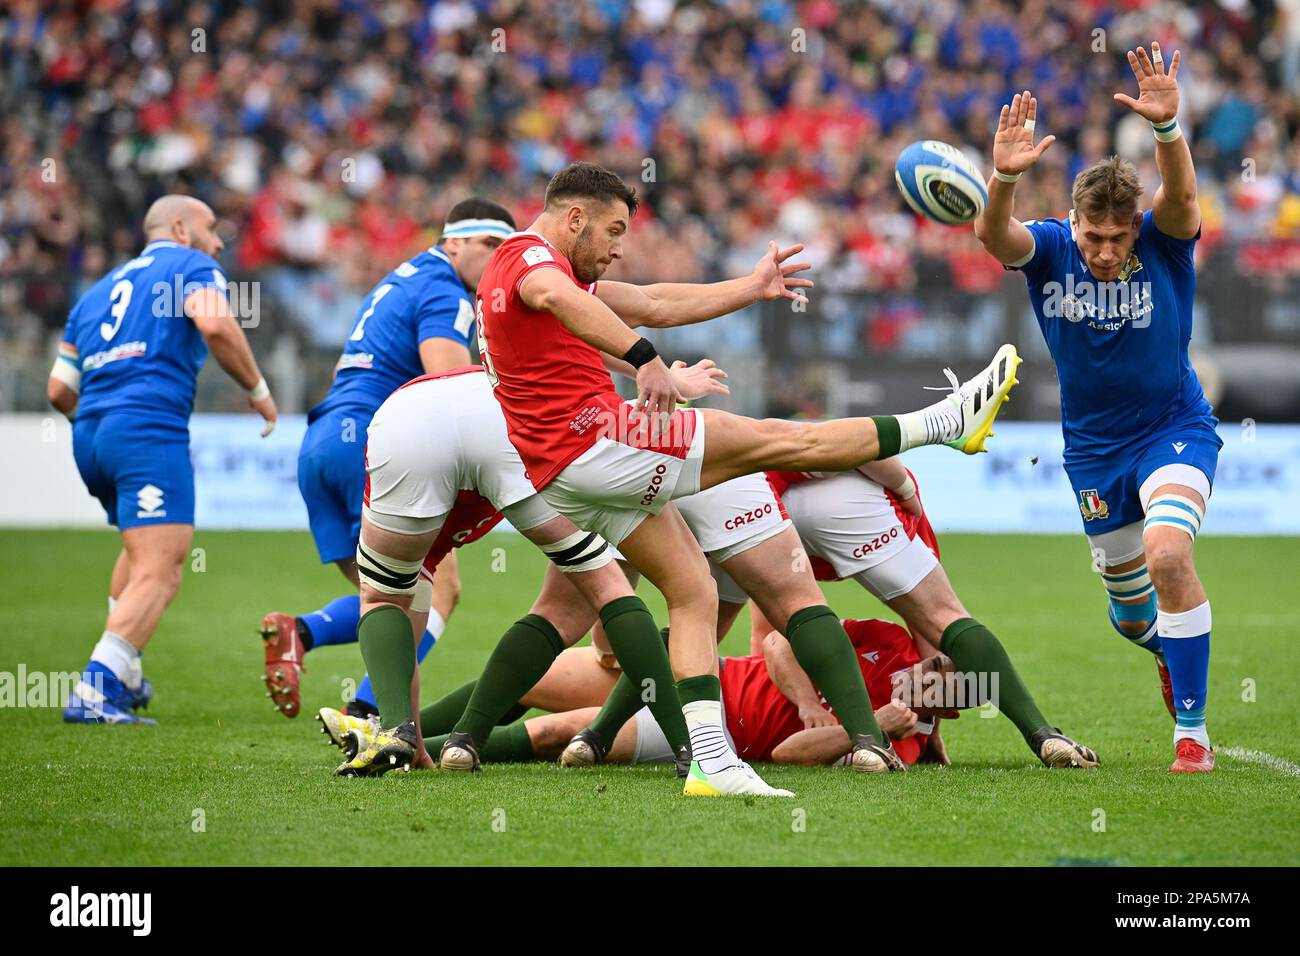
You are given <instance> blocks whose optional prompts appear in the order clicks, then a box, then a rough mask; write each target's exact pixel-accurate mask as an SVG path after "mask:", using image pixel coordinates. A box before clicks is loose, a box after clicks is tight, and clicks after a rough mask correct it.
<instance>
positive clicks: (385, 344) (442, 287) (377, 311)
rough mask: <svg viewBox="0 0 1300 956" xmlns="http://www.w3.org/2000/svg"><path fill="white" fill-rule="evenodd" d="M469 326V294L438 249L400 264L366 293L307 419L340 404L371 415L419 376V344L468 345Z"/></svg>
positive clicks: (471, 318) (471, 309)
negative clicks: (328, 383) (328, 379)
mask: <svg viewBox="0 0 1300 956" xmlns="http://www.w3.org/2000/svg"><path fill="white" fill-rule="evenodd" d="M473 326H474V301H473V298H472V297H471V295H470V293H469V291H468V290H467V289H466V288H465V285H464V283H463V282H461V281H460V276H458V275H457V274H456V270H455V269H454V268H452V265H451V260H450V259H448V258H447V256H446V254H445V253H444V252H443V251H442V250H441V249H439V248H438V247H437V246H434V247H431V248H430V249H428V250H426V251H425V252H422V253H420V254H419V255H418V256H415V257H414V258H412V259H409V260H408V261H406V262H403V263H402V264H401V265H399V266H398V267H397V268H396V269H394V270H393V271H392V272H390V273H389V274H388V275H387V276H385V277H384V279H383V281H382V282H380V283H379V284H378V285H377V286H375V287H374V289H372V290H371V292H370V294H369V295H368V296H366V300H365V302H364V303H363V305H362V309H361V314H360V315H359V316H358V317H357V321H356V324H355V325H354V326H353V327H352V333H351V334H350V335H349V336H348V340H347V343H346V344H345V345H344V347H343V355H342V357H340V358H339V361H338V365H337V368H336V372H335V375H334V383H333V384H332V385H331V386H330V390H329V393H328V394H327V395H326V396H325V399H324V400H323V401H322V402H321V403H320V404H319V405H317V406H316V407H315V408H313V409H312V410H311V413H310V420H312V421H314V420H316V419H317V418H319V417H320V416H321V415H324V414H325V413H327V412H330V411H333V410H334V409H337V408H342V407H357V406H360V407H362V408H365V409H367V410H369V411H370V412H371V413H373V412H374V411H375V410H376V409H378V408H379V406H380V405H382V404H383V402H384V399H386V398H387V397H388V396H389V395H391V394H392V393H393V392H394V391H395V390H396V389H397V388H398V387H399V386H401V385H404V384H405V383H407V382H409V381H410V380H411V379H413V378H415V377H416V376H418V375H423V374H424V366H423V365H422V364H421V362H420V343H421V342H423V341H424V340H425V339H433V338H445V339H451V340H452V341H454V342H459V343H460V344H462V345H464V346H465V347H466V348H467V349H468V348H470V337H471V334H472V332H473ZM472 351H473V350H472V349H471V353H472Z"/></svg>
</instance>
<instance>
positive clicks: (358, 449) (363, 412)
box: [260, 198, 515, 717]
mask: <svg viewBox="0 0 1300 956" xmlns="http://www.w3.org/2000/svg"><path fill="white" fill-rule="evenodd" d="M514 228H515V221H514V219H513V218H512V217H511V215H510V213H509V212H507V211H506V210H505V209H504V208H503V207H501V206H499V205H497V204H496V203H494V202H490V201H488V200H486V199H477V198H475V199H464V200H462V201H460V202H458V203H456V205H454V206H452V207H451V210H450V211H449V212H448V214H447V222H446V224H445V225H444V226H443V228H442V235H441V237H439V239H438V244H437V245H436V246H431V247H430V248H429V249H427V250H425V251H424V252H421V253H420V254H419V255H416V256H413V257H412V258H411V259H409V260H407V261H406V262H403V263H402V264H401V265H399V266H398V267H397V268H396V269H394V270H393V271H392V272H390V273H389V274H388V275H386V276H385V277H384V278H383V280H382V281H381V282H379V284H378V285H376V286H375V287H374V288H373V289H372V290H371V291H370V294H369V295H368V296H366V299H365V301H364V302H363V303H362V307H361V311H360V313H359V314H358V315H357V320H356V323H355V324H354V325H353V327H352V332H351V333H350V334H349V335H348V340H347V342H346V343H345V344H344V347H343V354H342V356H341V357H340V358H339V361H338V365H337V367H336V369H335V373H334V381H333V383H332V384H331V385H330V390H329V394H327V395H326V396H325V399H324V401H322V402H321V403H320V404H319V405H317V406H316V407H315V408H313V409H312V410H311V411H310V412H309V413H308V414H307V432H306V434H304V435H303V439H302V446H301V448H300V449H299V452H298V487H299V490H300V491H301V492H302V498H303V501H304V502H305V503H306V505H307V517H308V520H309V522H310V524H311V533H312V538H313V539H314V540H315V542H316V550H317V552H318V553H319V554H320V560H321V563H322V564H330V563H334V564H337V565H338V568H339V570H340V571H341V572H343V576H344V577H346V578H347V579H348V580H349V581H350V582H351V583H352V585H353V589H352V591H351V592H350V593H347V594H344V595H342V596H341V597H338V598H335V599H334V600H333V601H331V602H330V603H329V604H327V605H325V606H324V607H322V608H320V609H319V610H317V611H312V612H311V613H309V614H302V615H299V616H297V617H294V616H293V615H290V614H282V613H280V612H278V611H272V612H271V613H269V614H267V615H266V616H265V617H264V618H263V620H262V627H261V631H260V633H261V635H262V638H263V640H264V642H265V649H264V654H265V665H264V670H263V676H262V680H263V681H265V682H266V687H267V696H268V697H270V698H271V699H272V701H273V702H274V703H275V708H276V710H278V711H279V712H280V713H282V714H284V715H285V716H286V717H297V716H298V712H299V710H301V708H302V701H301V698H300V695H299V680H300V676H299V675H300V672H301V670H302V667H303V658H304V656H305V655H306V654H307V652H308V651H310V650H311V649H312V648H313V647H323V646H325V645H327V644H350V643H352V642H353V641H355V640H356V639H357V622H358V621H359V620H360V617H361V603H360V598H359V596H358V593H357V590H356V589H357V585H358V579H357V566H356V553H357V539H358V536H359V534H360V532H361V499H362V497H363V495H364V493H365V483H366V462H365V448H366V429H367V427H368V426H369V425H370V420H371V418H373V417H374V414H375V410H376V409H378V408H379V406H380V405H381V404H382V403H383V401H384V399H385V398H387V397H388V396H389V395H390V394H391V393H392V392H393V390H394V389H396V388H398V387H399V386H401V385H402V384H403V383H404V382H409V381H410V380H411V379H413V378H415V377H416V376H418V375H420V374H421V373H423V374H436V373H438V372H445V371H448V370H450V369H453V368H464V367H465V366H467V365H469V364H470V350H469V336H470V331H471V329H472V327H473V324H474V306H473V298H472V296H473V293H474V290H475V288H477V286H478V281H479V277H480V276H482V275H483V267H484V266H485V265H486V264H487V260H488V256H490V255H491V254H492V250H493V249H495V248H496V247H497V246H499V245H500V244H501V240H502V239H504V238H505V237H506V236H508V235H509V234H510V233H511V232H512V231H513V230H514ZM445 560H446V564H444V565H443V566H442V568H441V570H440V571H439V573H438V574H437V575H436V576H435V578H434V584H433V596H432V598H431V599H430V609H429V623H428V628H427V629H426V630H425V631H424V637H423V639H422V640H421V641H420V646H419V647H418V648H417V649H416V659H417V660H421V661H422V660H424V656H425V655H426V654H427V653H428V652H429V649H430V648H431V647H433V645H434V642H436V641H437V640H438V638H439V637H440V636H441V635H442V632H443V629H444V628H445V627H446V624H447V620H448V619H449V618H450V616H451V612H452V609H453V608H454V607H455V606H456V601H457V599H458V596H459V593H460V577H459V574H458V572H457V569H456V557H455V555H454V554H453V553H451V552H450V551H449V552H448V554H447V558H446V559H445ZM348 706H349V708H350V709H354V710H355V711H356V712H357V713H361V714H366V713H372V712H373V711H374V709H375V708H374V693H373V691H372V690H371V686H370V679H369V676H368V675H367V676H366V677H364V678H362V681H361V684H360V686H359V687H358V688H357V691H356V694H355V699H354V701H353V702H352V703H351V704H349V705H348Z"/></svg>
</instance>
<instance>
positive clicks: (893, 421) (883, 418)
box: [854, 415, 903, 667]
mask: <svg viewBox="0 0 1300 956" xmlns="http://www.w3.org/2000/svg"><path fill="white" fill-rule="evenodd" d="M871 420H872V421H873V422H875V423H876V442H877V444H879V445H880V451H879V453H877V455H876V460H877V461H879V460H880V459H881V458H893V457H894V456H895V455H897V454H898V453H899V452H900V451H901V450H902V447H903V427H902V425H901V424H899V421H898V419H897V418H895V417H894V416H893V415H872V416H871ZM854 666H855V667H856V666H857V665H854Z"/></svg>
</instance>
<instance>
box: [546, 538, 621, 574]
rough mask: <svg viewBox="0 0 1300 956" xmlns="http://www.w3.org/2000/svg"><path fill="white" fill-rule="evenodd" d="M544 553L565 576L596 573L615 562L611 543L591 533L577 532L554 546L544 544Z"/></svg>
mask: <svg viewBox="0 0 1300 956" xmlns="http://www.w3.org/2000/svg"><path fill="white" fill-rule="evenodd" d="M542 553H543V554H545V555H546V556H547V557H548V558H550V559H551V563H552V564H554V565H555V566H556V567H557V568H559V569H560V570H561V571H563V572H564V573H565V574H577V573H578V572H580V571H595V570H596V569H597V568H603V567H604V566H605V565H607V564H609V563H610V562H611V561H613V560H614V555H613V554H612V553H611V549H610V547H609V542H607V541H606V540H605V539H604V538H602V537H601V536H600V535H598V534H595V533H593V532H590V531H575V532H573V534H571V535H569V536H568V537H567V538H564V539H563V540H561V541H556V542H555V543H554V544H544V545H542Z"/></svg>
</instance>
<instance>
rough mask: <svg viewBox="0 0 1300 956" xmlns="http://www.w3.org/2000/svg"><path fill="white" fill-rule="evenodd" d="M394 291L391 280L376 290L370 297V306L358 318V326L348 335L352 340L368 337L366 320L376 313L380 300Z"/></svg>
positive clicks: (357, 340)
mask: <svg viewBox="0 0 1300 956" xmlns="http://www.w3.org/2000/svg"><path fill="white" fill-rule="evenodd" d="M392 291H393V284H392V283H391V282H385V283H384V284H383V285H381V286H380V287H379V288H378V289H376V290H375V294H374V295H372V296H371V297H370V308H368V309H366V311H364V312H362V313H361V318H360V319H358V320H357V327H356V328H355V329H353V330H352V334H351V335H350V336H348V338H349V340H350V341H352V342H360V341H361V340H362V339H363V338H365V337H366V320H367V319H369V318H370V317H371V316H372V315H374V314H375V307H376V306H377V305H379V303H380V300H382V299H383V297H384V296H386V295H388V293H390V292H392Z"/></svg>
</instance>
